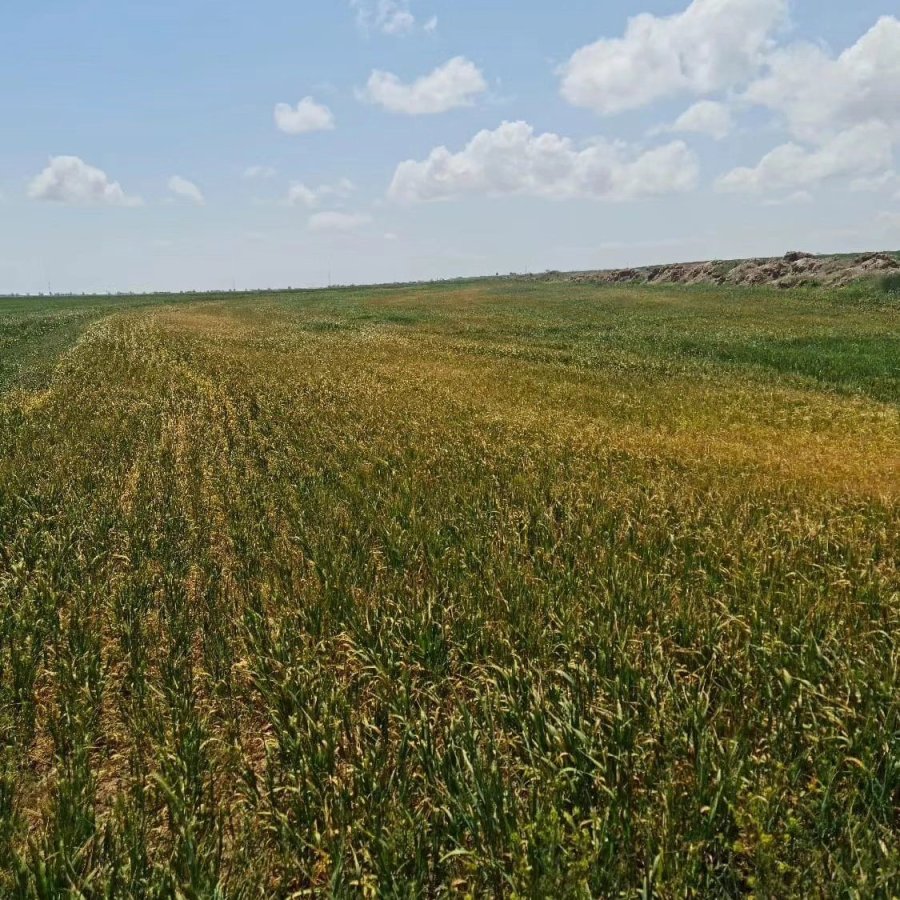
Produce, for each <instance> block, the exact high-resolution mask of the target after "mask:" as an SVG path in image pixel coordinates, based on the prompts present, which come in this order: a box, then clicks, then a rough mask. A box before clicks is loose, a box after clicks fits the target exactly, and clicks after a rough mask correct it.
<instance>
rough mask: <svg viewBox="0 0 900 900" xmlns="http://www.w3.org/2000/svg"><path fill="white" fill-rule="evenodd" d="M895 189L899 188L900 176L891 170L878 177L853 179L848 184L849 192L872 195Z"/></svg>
mask: <svg viewBox="0 0 900 900" xmlns="http://www.w3.org/2000/svg"><path fill="white" fill-rule="evenodd" d="M895 187H900V175H898V174H897V173H896V172H895V171H894V170H893V169H888V170H887V171H886V172H882V173H881V174H880V175H866V176H863V177H861V178H854V179H853V181H851V182H850V190H851V191H862V192H873V193H874V192H884V191H891V190H893V189H894V188H895Z"/></svg>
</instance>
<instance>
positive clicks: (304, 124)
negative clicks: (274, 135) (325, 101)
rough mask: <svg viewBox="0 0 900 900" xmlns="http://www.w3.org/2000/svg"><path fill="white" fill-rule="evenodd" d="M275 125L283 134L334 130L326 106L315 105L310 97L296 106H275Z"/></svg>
mask: <svg viewBox="0 0 900 900" xmlns="http://www.w3.org/2000/svg"><path fill="white" fill-rule="evenodd" d="M275 124H276V125H277V126H278V129H279V130H280V131H283V132H284V133H285V134H308V133H309V132H312V131H331V130H332V129H333V128H334V115H333V114H332V112H331V110H330V109H329V108H328V107H327V106H324V105H322V104H321V103H316V101H315V100H314V99H313V98H312V97H304V98H303V99H302V100H301V101H300V102H299V103H298V104H297V105H296V106H291V105H290V104H289V103H279V104H277V105H276V106H275Z"/></svg>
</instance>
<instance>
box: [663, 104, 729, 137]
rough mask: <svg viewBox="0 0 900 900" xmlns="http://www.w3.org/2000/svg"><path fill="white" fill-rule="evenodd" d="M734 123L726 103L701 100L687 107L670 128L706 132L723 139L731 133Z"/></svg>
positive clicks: (699, 132)
mask: <svg viewBox="0 0 900 900" xmlns="http://www.w3.org/2000/svg"><path fill="white" fill-rule="evenodd" d="M732 125H733V123H732V120H731V111H730V110H729V109H728V107H727V106H726V105H725V104H724V103H716V102H715V101H714V100H701V101H700V102H699V103H695V104H694V105H693V106H692V107H690V108H689V109H686V110H685V111H684V112H683V113H682V114H681V115H680V116H679V117H678V118H677V119H676V120H675V122H674V123H673V124H672V126H671V128H670V129H669V130H670V131H684V132H693V133H695V134H705V135H707V136H708V137H711V138H715V139H716V140H717V141H721V140H722V139H723V138H726V137H728V135H729V134H730V133H731V128H732Z"/></svg>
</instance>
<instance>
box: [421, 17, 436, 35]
mask: <svg viewBox="0 0 900 900" xmlns="http://www.w3.org/2000/svg"><path fill="white" fill-rule="evenodd" d="M437 28H438V17H437V16H432V17H431V18H430V19H429V20H428V21H427V22H426V23H425V24H424V25H423V26H422V30H423V31H424V32H426V34H434V33H435V32H436V31H437Z"/></svg>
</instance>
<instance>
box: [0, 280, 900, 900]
mask: <svg viewBox="0 0 900 900" xmlns="http://www.w3.org/2000/svg"><path fill="white" fill-rule="evenodd" d="M848 296H849V295H848ZM848 296H844V295H837V296H831V295H827V294H824V293H816V292H811V291H796V292H793V291H788V292H776V291H771V292H770V291H765V290H759V291H752V290H734V291H720V290H716V289H707V288H703V289H683V288H662V287H655V288H648V289H641V288H627V289H621V288H600V287H596V286H590V285H566V284H545V285H542V284H534V283H524V282H523V283H516V282H503V281H492V280H488V281H483V282H477V281H476V282H463V283H458V284H453V285H424V286H415V287H397V288H377V289H362V288H360V289H346V290H331V291H322V292H293V293H285V294H261V295H247V296H241V295H222V296H218V297H217V296H204V297H195V298H166V297H155V298H127V299H120V298H111V299H108V300H107V299H104V300H97V299H91V298H86V299H78V300H74V299H73V300H65V301H57V300H55V299H54V300H47V301H45V302H42V303H40V304H35V303H34V302H32V301H0V342H3V343H0V348H2V350H3V356H2V357H0V358H2V359H3V360H6V362H5V363H3V365H6V366H7V368H6V369H4V370H2V371H6V372H7V373H12V374H11V375H10V374H7V375H6V376H4V377H5V378H6V381H5V382H4V384H3V386H2V387H0V895H2V896H10V897H21V898H32V897H58V896H85V897H102V896H106V897H177V896H181V897H215V896H221V897H248V898H249V897H271V896H275V897H295V896H309V895H320V894H321V895H335V896H360V895H362V896H373V897H374V896H444V895H456V894H458V895H462V896H467V895H468V896H509V897H517V896H539V897H543V896H548V897H570V896H571V897H597V896H603V897H605V896H660V897H683V896H702V897H707V896H710V897H715V896H750V895H754V896H759V897H809V896H834V897H844V896H860V897H864V896H873V897H891V896H893V894H894V893H896V885H897V884H898V882H900V841H898V833H900V831H898V815H900V699H898V698H900V683H898V681H900V644H898V638H897V636H898V634H900V579H898V573H897V552H896V551H897V547H898V546H900V516H898V505H897V503H898V494H900V479H898V469H897V460H898V459H900V410H898V402H897V401H898V393H897V388H898V385H897V366H896V364H895V363H896V358H897V347H898V311H897V309H896V307H894V306H891V305H890V304H875V303H867V302H866V303H864V302H858V298H856V296H855V295H854V296H853V297H849V299H848ZM13 360H14V362H11V361H13Z"/></svg>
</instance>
